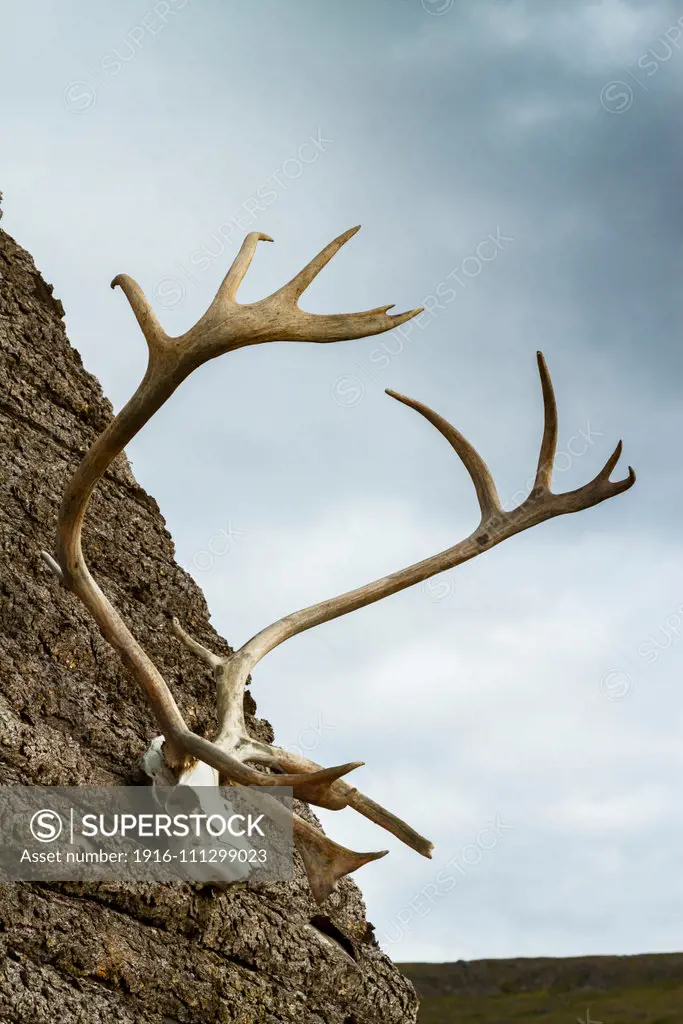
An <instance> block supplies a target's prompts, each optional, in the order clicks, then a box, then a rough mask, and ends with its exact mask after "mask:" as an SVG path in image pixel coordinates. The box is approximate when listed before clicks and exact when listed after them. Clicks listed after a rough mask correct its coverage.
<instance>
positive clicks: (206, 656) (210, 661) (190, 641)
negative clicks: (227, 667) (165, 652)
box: [171, 615, 225, 669]
mask: <svg viewBox="0 0 683 1024" xmlns="http://www.w3.org/2000/svg"><path fill="white" fill-rule="evenodd" d="M171 628H172V630H173V632H174V633H175V635H176V636H177V637H178V639H179V640H181V641H182V642H183V643H184V644H185V646H186V647H187V648H188V650H190V651H192V653H193V654H196V655H197V657H198V658H201V659H202V661H204V662H206V664H207V665H208V666H209V668H212V669H216V668H220V667H221V665H223V664H224V662H225V658H219V656H218V655H217V654H214V653H213V651H210V650H209V648H208V647H204V646H203V644H200V643H198V642H197V640H195V639H194V637H192V636H190V634H189V633H186V632H185V630H184V629H183V627H182V626H181V625H180V622H179V621H178V619H177V618H176V617H175V615H174V616H173V618H172V619H171Z"/></svg>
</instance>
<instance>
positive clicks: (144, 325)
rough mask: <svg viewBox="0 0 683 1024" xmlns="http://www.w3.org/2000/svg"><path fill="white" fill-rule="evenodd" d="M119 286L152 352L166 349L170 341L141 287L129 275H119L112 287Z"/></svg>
mask: <svg viewBox="0 0 683 1024" xmlns="http://www.w3.org/2000/svg"><path fill="white" fill-rule="evenodd" d="M117 285H118V287H119V288H120V289H121V291H122V292H123V294H124V295H125V296H126V298H127V299H128V302H129V303H130V307H131V309H132V310H133V313H134V314H135V319H136V320H137V322H138V324H139V325H140V330H141V331H142V333H143V335H144V337H145V341H146V342H147V344H148V345H149V348H150V352H151V351H159V350H162V349H164V348H165V347H166V345H167V344H168V342H169V340H170V339H169V337H168V335H167V334H166V332H165V331H164V329H163V327H162V326H161V324H160V323H159V321H158V320H157V318H156V314H155V312H154V310H153V309H152V307H151V306H150V304H149V300H148V298H147V296H146V295H145V293H144V292H143V290H142V288H141V287H140V285H139V284H138V283H137V281H134V280H133V278H132V277H130V276H129V275H128V274H117V275H116V277H115V278H114V280H113V281H112V282H111V287H112V288H116V286H117Z"/></svg>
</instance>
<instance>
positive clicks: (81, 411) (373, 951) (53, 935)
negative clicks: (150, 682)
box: [0, 230, 417, 1024]
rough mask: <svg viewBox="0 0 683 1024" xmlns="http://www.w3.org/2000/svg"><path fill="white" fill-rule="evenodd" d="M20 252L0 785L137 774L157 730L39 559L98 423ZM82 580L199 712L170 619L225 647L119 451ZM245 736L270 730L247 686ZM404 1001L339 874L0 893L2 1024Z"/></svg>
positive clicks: (9, 403) (8, 320)
mask: <svg viewBox="0 0 683 1024" xmlns="http://www.w3.org/2000/svg"><path fill="white" fill-rule="evenodd" d="M62 316H63V309H62V306H61V303H60V302H59V301H58V300H55V299H54V298H53V296H52V288H51V286H50V285H47V284H46V283H45V282H44V281H43V279H42V277H41V276H40V274H39V273H38V271H37V270H36V268H35V266H34V263H33V260H32V259H31V257H30V256H29V255H28V253H26V252H25V251H24V250H22V249H21V248H20V247H19V246H18V245H17V244H16V242H14V240H13V239H12V238H11V237H10V236H9V235H8V234H6V233H5V232H4V231H2V230H0V495H1V497H0V784H2V785H23V784H40V785H86V784H90V785H105V786H117V785H123V784H133V782H135V781H137V780H136V779H135V777H134V767H133V766H134V765H135V763H136V762H137V760H138V758H139V757H140V755H141V754H142V752H143V751H144V750H145V749H146V747H147V745H148V743H149V740H150V739H151V737H152V736H154V735H155V733H156V729H155V727H154V723H153V720H152V718H151V715H150V714H149V712H148V710H147V706H146V704H145V701H144V699H143V698H142V696H141V694H140V693H139V692H138V689H137V685H136V683H135V682H134V681H133V680H132V679H131V678H130V677H129V676H128V674H127V672H126V671H125V670H124V669H123V667H122V666H121V664H120V663H119V661H118V659H117V657H116V655H115V654H114V653H113V651H112V650H111V649H110V648H109V646H108V645H107V644H106V643H105V641H104V640H103V639H102V637H101V636H100V634H99V632H98V630H97V629H96V627H95V626H94V625H93V624H92V622H91V620H90V618H89V617H88V615H87V614H86V613H85V611H84V610H83V609H82V608H81V606H80V604H79V603H78V602H77V601H76V600H75V599H74V598H73V597H72V596H71V595H70V594H68V593H66V592H64V591H63V590H62V589H61V588H60V586H59V584H58V582H57V580H56V579H55V578H54V577H53V576H52V575H51V573H50V572H49V570H48V569H47V568H46V567H45V566H44V565H43V563H42V562H41V560H40V557H39V552H40V550H41V549H42V548H45V549H47V550H52V549H53V536H54V530H55V523H56V516H57V510H58V506H59V501H60V496H61V492H62V490H63V487H64V483H65V480H66V478H67V474H69V473H71V471H72V470H73V468H74V467H75V465H76V463H77V461H78V460H79V459H80V457H81V455H82V453H83V452H84V451H85V449H86V446H88V445H89V444H90V443H91V442H92V440H93V439H94V437H95V436H96V434H97V433H99V431H100V430H101V429H102V427H103V426H104V424H105V423H106V422H107V421H108V420H109V419H110V418H111V416H112V408H111V405H110V404H109V402H108V401H107V400H106V399H105V398H104V397H103V395H102V392H101V389H100V386H99V384H98V382H97V381H96V380H95V379H94V377H92V376H91V375H90V374H89V373H88V372H87V371H86V370H85V369H84V368H83V366H82V363H81V359H80V357H79V355H78V353H77V352H76V351H75V350H74V349H73V348H72V347H71V346H70V344H69V342H68V340H67V338H66V334H65V331H64V326H63V324H62V320H61V318H62ZM84 548H85V551H86V556H87V558H88V562H89V564H90V566H91V569H92V571H93V575H94V576H95V578H96V579H97V580H98V581H99V582H100V584H101V585H102V587H103V588H104V590H105V591H106V592H107V593H108V594H109V595H110V597H112V599H113V601H114V603H115V604H116V606H117V607H118V609H119V611H120V612H121V613H122V614H123V616H124V618H125V619H126V621H127V622H128V623H129V625H130V626H131V628H132V630H133V632H134V633H135V634H136V636H137V637H138V638H139V639H140V640H141V641H142V643H143V645H144V647H145V649H146V650H147V652H148V653H149V654H150V656H151V657H152V659H153V660H154V661H155V663H156V664H157V665H158V667H159V668H160V670H161V672H162V673H163V674H164V676H165V677H166V679H167V680H168V682H169V685H170V686H171V688H172V690H173V692H174V694H175V696H176V698H177V700H178V702H179V704H180V706H181V709H182V711H183V714H184V715H185V717H186V720H187V721H188V723H190V724H191V725H192V726H193V727H194V728H195V729H196V730H197V731H199V732H200V733H202V734H206V733H207V732H208V731H209V730H210V729H211V728H212V725H213V720H212V713H213V684H212V680H211V678H210V676H209V674H208V672H207V671H206V669H205V668H204V667H203V666H202V665H201V664H200V663H198V662H197V660H196V659H195V658H193V657H192V655H191V654H189V652H187V651H186V650H185V649H184V648H183V647H182V646H181V645H180V644H179V643H178V642H177V641H176V640H175V638H174V637H173V636H172V634H171V633H170V631H169V628H168V619H169V617H170V616H172V615H177V616H178V618H179V619H180V620H181V621H182V622H184V623H187V624H188V628H189V629H191V630H192V632H193V634H194V635H195V636H196V637H197V638H198V639H199V640H200V641H201V642H202V643H205V644H207V645H208V646H209V647H211V648H213V649H214V650H216V651H218V652H222V653H227V652H228V651H229V647H228V645H227V643H226V642H225V641H224V640H223V639H222V638H221V637H219V636H217V635H216V633H215V631H214V630H213V628H212V627H211V625H210V624H209V614H208V610H207V607H206V603H205V600H204V597H203V595H202V593H201V591H200V590H199V589H198V587H197V586H196V584H195V583H194V581H193V580H192V579H191V578H190V577H189V576H188V575H187V574H186V573H185V572H184V571H183V570H182V569H181V568H180V567H179V566H178V565H176V563H175V561H174V549H173V542H172V540H171V537H170V535H169V533H168V531H167V530H166V528H165V523H164V520H163V518H162V516H161V513H160V511H159V508H158V506H157V504H156V502H155V501H154V499H153V498H151V497H150V496H149V495H148V494H147V493H146V492H145V491H144V490H143V489H142V488H141V487H140V486H139V485H138V484H137V483H136V481H135V479H134V478H133V475H132V473H131V470H130V467H129V465H128V462H127V460H126V458H125V456H120V457H119V458H118V460H117V461H116V463H115V465H114V467H113V468H112V470H111V471H110V472H108V474H107V477H106V479H105V481H103V483H102V485H101V486H100V488H99V489H98V491H97V492H96V494H95V497H94V499H93V502H92V504H91V509H90V512H89V515H88V518H87V521H86V526H85V530H84ZM246 703H247V711H248V713H249V724H250V728H251V729H252V730H253V732H254V734H255V735H258V736H260V737H261V738H264V739H272V731H271V727H270V725H269V724H268V723H267V722H265V721H263V720H259V719H257V718H256V717H254V716H255V711H256V707H255V705H254V703H253V700H252V699H251V696H250V695H249V694H247V697H246ZM416 1007H417V1000H416V997H415V993H414V990H413V989H412V986H411V985H410V983H409V982H408V981H407V980H406V979H405V978H404V977H403V976H402V975H401V974H400V973H399V971H398V970H397V969H396V968H395V967H394V965H393V964H392V963H391V962H390V960H389V959H388V958H387V957H386V956H385V955H384V954H383V953H382V951H381V950H380V949H379V947H378V946H377V944H376V943H375V941H374V939H373V929H372V926H371V925H369V924H368V923H367V921H366V920H365V909H364V906H363V902H362V899H361V896H360V893H359V891H358V889H357V888H356V886H355V884H354V883H353V882H351V881H350V880H349V879H344V880H342V883H341V884H340V886H339V889H338V891H337V892H336V893H334V894H333V896H332V897H330V899H329V900H328V901H327V902H326V904H325V905H324V906H323V907H322V908H319V907H317V906H316V905H315V904H314V903H313V900H312V898H311V896H310V892H309V889H308V884H307V882H306V878H305V875H304V873H303V870H302V868H301V865H300V863H299V862H298V861H297V863H296V864H295V877H294V881H293V882H291V883H278V884H274V883H271V884H267V885H266V884H261V885H244V884H242V885H236V886H232V887H231V888H229V889H228V890H227V891H224V892H216V891H215V890H213V889H207V888H202V887H199V886H193V885H191V884H184V883H182V884H181V883H173V884H146V885H142V884H136V885H126V884H124V883H117V884H113V883H98V884H92V883H88V884H87V885H86V884H74V883H51V884H49V885H47V884H43V885H41V884H27V883H17V884H14V885H5V886H0V1021H1V1022H2V1024H26V1022H29V1021H30V1022H33V1024H48V1022H49V1024H53V1022H54V1021H59V1022H60V1024H180V1022H182V1024H209V1022H211V1024H214V1022H219V1024H227V1022H239V1024H280V1022H292V1024H295V1022H296V1024H375V1022H378V1024H379V1022H382V1024H394V1022H396V1024H399V1022H400V1024H406V1022H407V1024H410V1022H414V1021H415V1018H416Z"/></svg>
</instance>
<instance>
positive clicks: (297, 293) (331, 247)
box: [271, 224, 360, 303]
mask: <svg viewBox="0 0 683 1024" xmlns="http://www.w3.org/2000/svg"><path fill="white" fill-rule="evenodd" d="M359 231H360V224H357V225H356V226H355V228H349V229H348V231H343V232H342V234H341V235H337V237H336V238H333V239H332V241H331V242H328V244H327V245H326V246H325V248H324V249H321V250H320V252H319V253H318V255H317V256H314V257H313V259H312V260H311V261H310V262H309V263H307V264H306V266H305V267H304V268H303V270H300V271H299V273H298V274H296V275H295V276H294V277H293V278H292V280H291V281H288V282H287V284H285V285H283V286H282V288H278V290H277V291H276V292H273V295H272V296H271V298H275V297H276V296H279V297H280V298H282V299H285V300H286V301H288V302H294V303H296V302H297V300H298V299H299V298H301V296H302V295H303V293H304V292H305V291H306V289H307V288H308V286H309V285H310V283H311V282H312V281H313V280H314V279H315V278H316V277H317V276H318V274H319V273H320V271H321V270H322V269H323V267H326V266H327V264H328V263H329V262H330V260H331V259H332V257H333V256H335V255H336V254H337V253H338V252H339V250H340V249H341V247H342V246H343V245H346V243H347V242H348V241H349V239H351V238H353V236H354V235H357V234H358V232H359Z"/></svg>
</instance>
